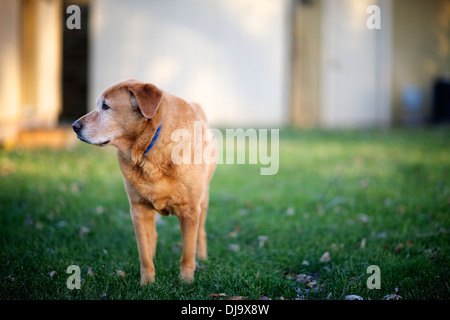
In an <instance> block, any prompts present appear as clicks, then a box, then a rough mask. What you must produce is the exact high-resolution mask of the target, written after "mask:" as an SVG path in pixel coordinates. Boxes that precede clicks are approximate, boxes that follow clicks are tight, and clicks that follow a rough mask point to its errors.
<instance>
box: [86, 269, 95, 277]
mask: <svg viewBox="0 0 450 320" xmlns="http://www.w3.org/2000/svg"><path fill="white" fill-rule="evenodd" d="M87 274H88V276H90V277H93V276H94V271H93V270H92V268H91V267H89V269H88V272H87Z"/></svg>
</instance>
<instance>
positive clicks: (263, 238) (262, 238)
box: [258, 236, 268, 248]
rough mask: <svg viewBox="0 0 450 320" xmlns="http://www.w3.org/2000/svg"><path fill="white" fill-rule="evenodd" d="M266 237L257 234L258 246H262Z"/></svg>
mask: <svg viewBox="0 0 450 320" xmlns="http://www.w3.org/2000/svg"><path fill="white" fill-rule="evenodd" d="M267 239H268V237H267V236H258V241H259V247H260V248H262V247H263V246H264V242H266V240H267Z"/></svg>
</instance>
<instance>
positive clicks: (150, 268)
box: [130, 203, 158, 285]
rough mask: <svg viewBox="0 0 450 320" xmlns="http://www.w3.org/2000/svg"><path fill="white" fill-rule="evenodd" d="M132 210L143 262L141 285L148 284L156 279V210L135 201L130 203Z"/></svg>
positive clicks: (140, 256) (140, 258)
mask: <svg viewBox="0 0 450 320" xmlns="http://www.w3.org/2000/svg"><path fill="white" fill-rule="evenodd" d="M130 212H131V219H132V220H133V226H134V232H135V234H136V241H137V246H138V251H139V260H140V262H141V285H146V284H148V283H149V282H154V281H155V266H154V264H153V257H154V255H155V253H156V242H157V237H158V235H157V233H156V211H155V210H154V209H151V208H149V207H148V206H147V205H145V204H142V203H134V204H130Z"/></svg>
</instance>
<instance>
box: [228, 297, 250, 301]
mask: <svg viewBox="0 0 450 320" xmlns="http://www.w3.org/2000/svg"><path fill="white" fill-rule="evenodd" d="M247 298H248V297H242V296H233V297H229V298H226V299H225V300H245V299H247Z"/></svg>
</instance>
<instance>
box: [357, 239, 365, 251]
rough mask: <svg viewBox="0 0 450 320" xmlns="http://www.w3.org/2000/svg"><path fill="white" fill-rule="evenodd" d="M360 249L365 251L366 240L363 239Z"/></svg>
mask: <svg viewBox="0 0 450 320" xmlns="http://www.w3.org/2000/svg"><path fill="white" fill-rule="evenodd" d="M359 247H360V248H361V249H364V248H365V247H366V238H362V240H361V243H360V244H359Z"/></svg>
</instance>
